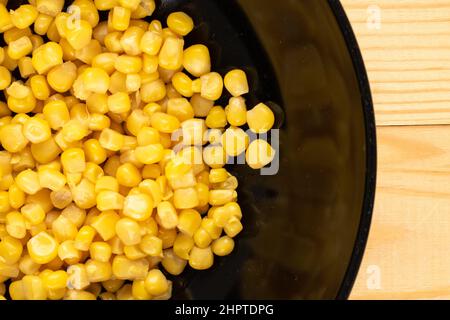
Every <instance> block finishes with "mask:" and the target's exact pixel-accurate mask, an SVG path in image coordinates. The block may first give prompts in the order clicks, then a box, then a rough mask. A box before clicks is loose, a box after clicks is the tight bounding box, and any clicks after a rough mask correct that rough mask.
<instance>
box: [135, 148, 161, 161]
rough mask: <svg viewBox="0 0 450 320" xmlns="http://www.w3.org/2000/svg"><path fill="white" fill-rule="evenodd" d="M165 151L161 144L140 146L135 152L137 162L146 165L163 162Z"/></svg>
mask: <svg viewBox="0 0 450 320" xmlns="http://www.w3.org/2000/svg"><path fill="white" fill-rule="evenodd" d="M163 151H164V147H163V146H162V145H161V144H160V143H158V144H149V145H146V146H140V147H137V148H136V150H135V152H136V158H137V160H138V161H139V162H141V163H144V164H152V163H158V162H159V161H161V159H162V157H163Z"/></svg>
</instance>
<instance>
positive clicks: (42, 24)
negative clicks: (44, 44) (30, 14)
mask: <svg viewBox="0 0 450 320" xmlns="http://www.w3.org/2000/svg"><path fill="white" fill-rule="evenodd" d="M52 22H53V17H52V16H49V15H47V14H45V13H39V14H38V16H37V18H36V20H35V21H34V32H35V33H37V34H39V35H41V36H43V35H45V34H46V33H47V31H48V29H49V28H50V25H51V24H52Z"/></svg>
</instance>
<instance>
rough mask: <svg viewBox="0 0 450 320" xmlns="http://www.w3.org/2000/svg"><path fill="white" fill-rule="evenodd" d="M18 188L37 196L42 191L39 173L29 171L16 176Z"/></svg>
mask: <svg viewBox="0 0 450 320" xmlns="http://www.w3.org/2000/svg"><path fill="white" fill-rule="evenodd" d="M16 184H17V186H18V187H19V188H20V189H21V190H22V191H23V192H25V193H27V194H35V193H37V192H38V191H39V190H41V189H42V187H41V185H40V183H39V175H38V174H37V172H35V171H33V170H31V169H27V170H24V171H22V172H20V173H19V174H18V175H17V176H16Z"/></svg>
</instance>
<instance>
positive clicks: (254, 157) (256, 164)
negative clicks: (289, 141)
mask: <svg viewBox="0 0 450 320" xmlns="http://www.w3.org/2000/svg"><path fill="white" fill-rule="evenodd" d="M275 152H276V151H275V150H274V149H273V148H272V147H271V145H270V144H269V143H267V141H265V140H261V139H257V140H255V141H253V142H252V143H250V145H249V146H248V149H247V152H246V157H245V158H246V161H247V164H248V166H249V167H250V168H252V169H261V168H262V167H264V166H266V165H267V164H269V163H271V162H272V160H273V159H274V158H275Z"/></svg>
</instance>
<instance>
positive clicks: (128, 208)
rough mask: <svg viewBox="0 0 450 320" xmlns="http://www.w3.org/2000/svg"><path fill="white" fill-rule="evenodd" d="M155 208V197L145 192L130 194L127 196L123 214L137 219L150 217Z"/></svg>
mask: <svg viewBox="0 0 450 320" xmlns="http://www.w3.org/2000/svg"><path fill="white" fill-rule="evenodd" d="M152 210H153V199H152V197H151V196H149V195H147V194H145V193H137V194H130V195H128V196H127V197H126V198H125V201H124V205H123V214H124V215H125V216H127V217H130V218H132V219H135V220H137V221H144V220H146V219H148V218H149V217H150V216H151V214H152Z"/></svg>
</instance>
